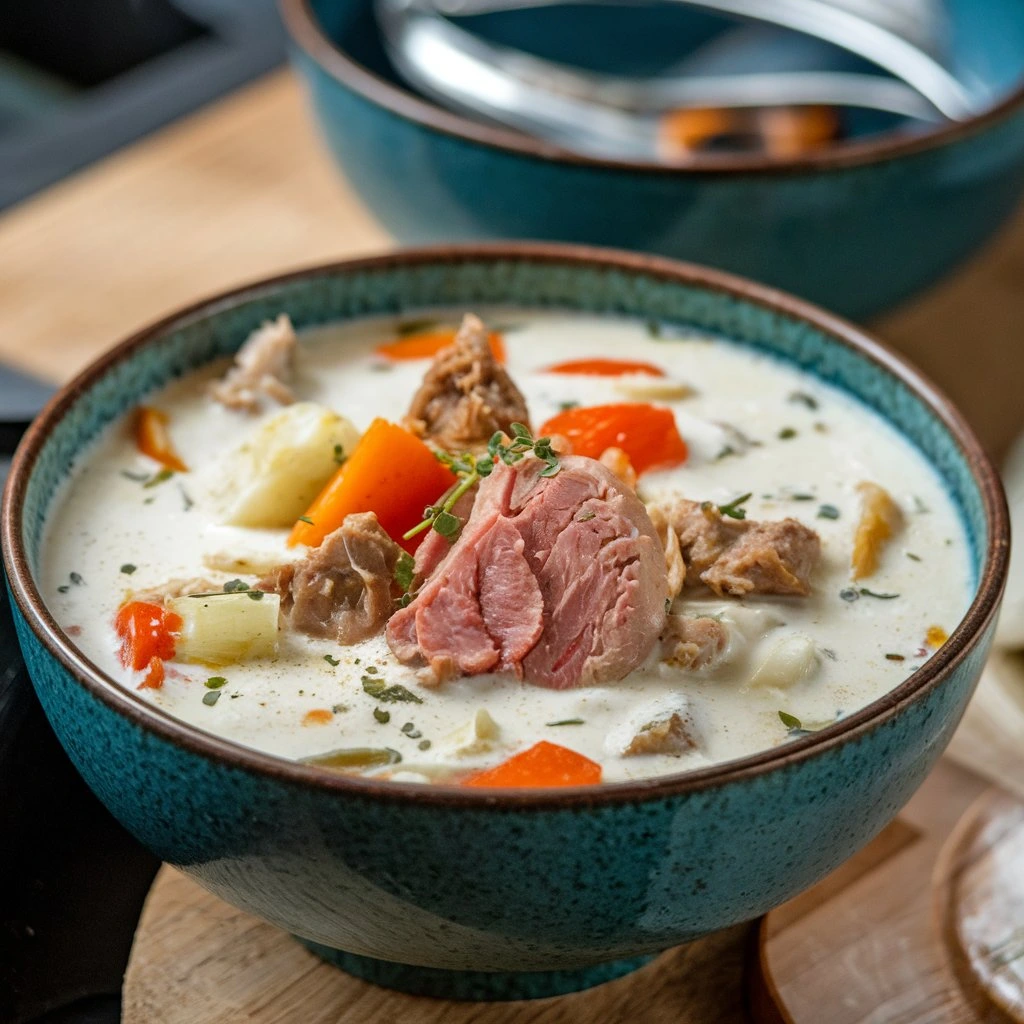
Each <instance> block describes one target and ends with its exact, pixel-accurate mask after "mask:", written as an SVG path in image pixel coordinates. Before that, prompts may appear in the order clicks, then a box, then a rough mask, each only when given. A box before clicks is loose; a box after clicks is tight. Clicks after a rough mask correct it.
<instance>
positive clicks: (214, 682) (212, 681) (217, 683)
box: [203, 676, 227, 690]
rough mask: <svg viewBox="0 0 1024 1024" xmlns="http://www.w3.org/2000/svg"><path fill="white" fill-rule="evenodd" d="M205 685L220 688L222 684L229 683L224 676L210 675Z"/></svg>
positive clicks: (210, 688)
mask: <svg viewBox="0 0 1024 1024" xmlns="http://www.w3.org/2000/svg"><path fill="white" fill-rule="evenodd" d="M203 685H204V686H205V687H206V688H207V689H208V690H219V689H220V688H221V687H222V686H226V685H227V680H226V679H225V678H224V677H223V676H210V678H209V679H207V680H206V682H205V683H204V684H203Z"/></svg>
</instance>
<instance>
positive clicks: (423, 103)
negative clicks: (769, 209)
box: [278, 0, 1024, 176]
mask: <svg viewBox="0 0 1024 1024" xmlns="http://www.w3.org/2000/svg"><path fill="white" fill-rule="evenodd" d="M278 5H279V8H280V11H281V18H282V20H283V21H284V24H285V27H286V29H287V30H288V33H289V35H290V36H291V38H292V40H293V41H294V42H295V44H296V45H297V46H299V47H300V48H301V49H302V50H303V51H304V52H305V53H306V54H307V56H309V57H310V58H311V59H312V60H313V61H314V62H315V63H316V64H317V65H318V66H319V67H320V68H321V69H323V70H324V71H325V72H327V73H328V74H329V75H330V76H331V77H332V78H334V79H335V80H336V81H338V82H339V83H341V84H342V85H343V86H345V87H346V88H347V89H349V90H351V91H352V92H354V93H356V94H357V95H359V96H362V97H363V98H364V99H366V100H368V101H370V102H371V103H374V104H376V105H377V106H379V107H381V108H382V109H384V110H387V111H389V112H390V113H392V114H394V115H396V116H397V117H401V118H403V119H404V120H407V121H411V122H413V123H415V124H418V125H420V126H422V127H425V128H430V129H431V130H433V131H436V132H440V133H441V134H443V135H448V136H452V137H454V138H457V139H460V140H462V141H463V142H472V143H476V144H477V145H482V146H487V147H489V148H491V149H498V150H502V151H505V152H511V153H515V154H516V155H518V156H523V157H532V158H534V159H537V160H543V161H548V162H553V163H562V164H569V165H573V166H578V167H594V168H601V169H603V170H606V171H625V172H629V173H633V174H637V173H639V174H657V175H662V174H668V175H687V176H689V175H704V174H725V175H743V174H771V175H776V174H793V173H807V172H820V171H836V170H842V169H845V168H850V167H859V166H862V165H865V164H872V163H880V162H882V161H884V160H889V159H894V158H896V157H902V156H909V155H911V154H913V153H922V152H926V151H927V150H930V149H936V148H938V147H940V146H945V145H948V144H951V143H954V142H957V141H959V140H961V139H965V138H969V137H970V136H972V135H976V134H978V133H980V132H981V131H983V130H985V129H987V128H988V127H990V126H991V125H994V124H996V123H998V122H999V121H1002V120H1005V119H1006V118H1008V117H1010V116H1011V115H1012V114H1013V113H1015V112H1016V111H1017V110H1018V109H1019V108H1020V107H1022V106H1024V80H1022V81H1021V83H1020V84H1019V85H1018V86H1017V87H1016V88H1015V89H1012V90H1011V91H1009V92H1008V93H1007V94H1006V95H1005V96H1003V98H1002V99H1000V100H998V101H997V102H995V103H993V104H991V105H990V106H988V107H986V108H985V109H984V110H981V111H979V112H978V113H977V114H975V115H974V116H972V117H969V118H967V119H965V120H963V121H950V122H943V123H941V124H939V125H937V126H936V127H934V128H929V129H927V130H924V131H921V132H913V133H911V132H907V131H903V130H900V129H894V130H892V131H886V132H883V133H880V134H879V135H878V136H876V137H874V138H871V139H869V140H867V141H864V142H848V143H843V144H841V145H838V146H828V147H826V148H825V149H823V150H821V151H820V152H817V153H808V154H803V155H801V156H796V157H790V158H780V157H773V156H767V155H763V154H757V153H753V154H742V153H738V154H737V153H734V154H730V153H702V154H698V155H696V156H695V157H694V158H693V159H692V160H691V161H688V162H678V163H671V164H659V163H655V162H654V161H643V160H614V159H610V158H601V157H592V156H586V155H583V154H580V153H573V152H570V151H569V150H565V149H562V148H561V147H560V146H557V145H555V144H554V143H550V142H545V141H544V140H541V139H537V138H534V137H533V136H530V135H527V134H525V133H523V132H518V131H515V130H514V129H511V128H503V127H500V126H495V125H489V124H485V123H484V122H479V121H474V120H473V119H472V118H469V117H463V116H462V115H460V114H457V113H455V112H454V111H449V110H446V109H444V108H443V107H441V106H438V105H437V104H434V103H432V102H430V101H429V100H426V99H423V98H421V97H419V96H417V95H416V94H414V93H412V92H409V91H407V90H405V89H402V88H400V87H399V86H396V85H394V84H392V83H391V82H389V81H387V80H386V79H384V78H382V77H381V76H380V75H377V74H375V73H374V72H372V71H370V70H369V68H366V67H364V66H363V65H362V64H359V63H358V62H357V61H355V60H353V59H352V58H351V57H349V56H348V54H347V53H345V51H344V50H342V49H341V48H340V47H338V46H337V45H336V44H335V43H334V42H333V40H331V39H330V37H329V36H327V34H326V33H325V32H324V31H323V29H322V28H321V27H320V23H319V22H318V21H317V19H316V16H315V15H314V14H313V10H312V7H311V3H310V0H278Z"/></svg>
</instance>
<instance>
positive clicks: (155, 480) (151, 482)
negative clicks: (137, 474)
mask: <svg viewBox="0 0 1024 1024" xmlns="http://www.w3.org/2000/svg"><path fill="white" fill-rule="evenodd" d="M172 476H174V470H173V469H167V468H166V467H165V468H164V469H161V470H160V472H159V473H154V474H153V476H151V477H150V478H149V479H148V480H147V481H146V482H145V483H144V484H143V485H142V486H143V487H144V488H147V489H148V488H150V487H157V486H159V485H160V484H162V483H166V482H167V481H168V480H170V479H171V477H172Z"/></svg>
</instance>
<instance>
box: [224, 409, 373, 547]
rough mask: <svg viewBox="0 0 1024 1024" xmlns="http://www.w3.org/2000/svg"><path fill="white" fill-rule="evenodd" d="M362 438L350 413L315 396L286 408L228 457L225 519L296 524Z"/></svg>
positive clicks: (247, 523) (240, 522)
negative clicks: (333, 408) (328, 406)
mask: <svg viewBox="0 0 1024 1024" xmlns="http://www.w3.org/2000/svg"><path fill="white" fill-rule="evenodd" d="M358 441H359V431H358V430H356V428H355V427H354V426H353V424H352V423H351V422H350V421H349V420H348V419H346V418H345V417H344V416H339V415H338V414H337V413H336V412H332V411H331V410H330V409H326V408H324V407H323V406H321V405H317V404H315V403H314V402H296V403H295V404H294V405H289V406H288V407H287V408H285V409H282V410H281V411H280V412H278V413H276V414H275V415H273V416H271V417H270V419H268V420H267V421H266V422H265V423H264V424H263V425H262V426H261V427H259V429H258V430H257V431H256V432H255V434H254V435H253V437H252V438H251V439H250V440H248V441H246V443H245V444H243V445H242V446H241V448H239V449H237V450H236V451H235V452H233V453H232V454H231V455H230V456H229V457H228V459H227V460H226V462H225V464H224V474H225V478H226V479H225V480H224V482H223V485H222V487H223V493H224V495H225V505H226V515H225V518H224V522H225V523H227V524H228V525H231V526H254V527H271V528H273V527H285V526H291V525H292V524H293V523H294V522H295V520H296V519H298V518H299V516H301V515H302V513H303V512H305V511H306V509H307V508H309V505H310V503H311V502H312V501H313V499H314V498H315V497H316V496H317V495H318V494H319V493H320V490H321V489H322V488H323V486H324V484H326V483H327V481H328V480H330V478H331V476H332V475H333V474H334V473H335V471H336V470H337V469H338V466H339V465H340V464H341V462H342V461H343V460H344V458H345V457H346V456H348V455H350V454H351V453H352V450H353V449H354V448H355V446H356V444H357V442H358Z"/></svg>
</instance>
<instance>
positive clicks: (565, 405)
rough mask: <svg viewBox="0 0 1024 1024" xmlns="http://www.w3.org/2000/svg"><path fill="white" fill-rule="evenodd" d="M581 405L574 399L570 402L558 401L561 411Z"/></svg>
mask: <svg viewBox="0 0 1024 1024" xmlns="http://www.w3.org/2000/svg"><path fill="white" fill-rule="evenodd" d="M579 407H580V403H579V402H577V401H575V400H573V399H570V400H569V401H568V402H559V403H558V408H559V410H560V411H561V412H568V411H569V410H570V409H578V408H579Z"/></svg>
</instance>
